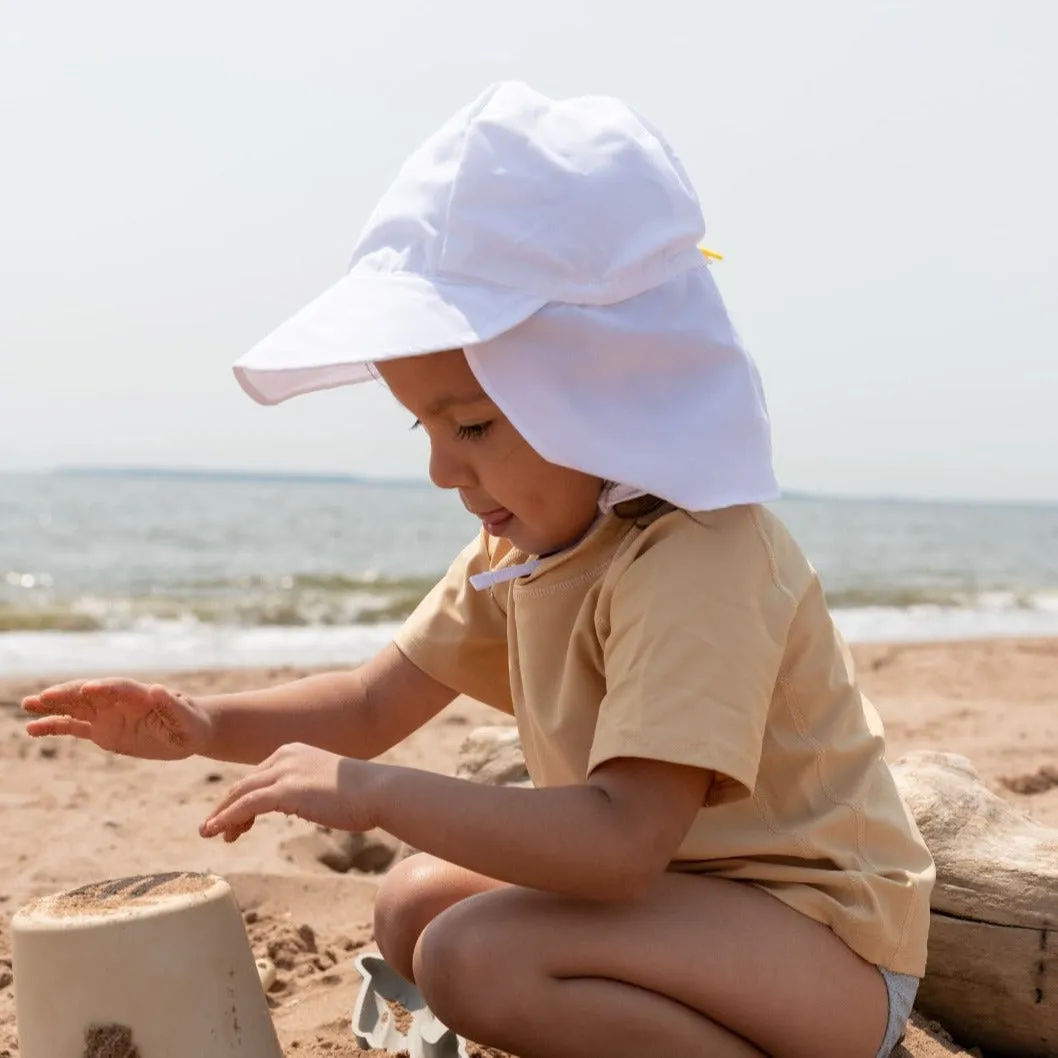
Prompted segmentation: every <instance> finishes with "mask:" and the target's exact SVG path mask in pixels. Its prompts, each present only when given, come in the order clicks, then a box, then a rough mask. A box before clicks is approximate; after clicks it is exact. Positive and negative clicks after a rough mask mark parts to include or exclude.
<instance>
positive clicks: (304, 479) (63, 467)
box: [2, 463, 1058, 508]
mask: <svg viewBox="0 0 1058 1058" xmlns="http://www.w3.org/2000/svg"><path fill="white" fill-rule="evenodd" d="M2 473H10V474H24V475H27V476H30V475H40V476H54V477H126V478H133V477H140V478H182V479H185V480H199V481H208V480H214V481H245V482H251V481H261V482H264V481H271V482H282V483H284V484H313V483H314V484H347V485H374V486H380V487H405V488H432V487H433V486H432V484H431V482H430V480H429V479H428V478H426V477H398V476H377V477H376V476H372V475H369V474H353V473H351V472H343V471H312V470H261V469H257V470H252V469H239V468H236V467H194V466H146V465H145V466H139V465H135V464H120V465H119V464H114V465H109V464H91V463H88V464H76V463H70V464H58V465H56V466H52V467H49V468H45V469H35V470H23V471H19V470H8V471H3V472H2ZM781 491H782V494H781V496H780V499H782V500H790V501H794V502H796V501H798V500H814V501H831V502H835V503H898V504H937V505H941V506H967V507H1031V508H1054V507H1058V500H1046V499H1023V498H1022V499H989V498H982V497H931V496H915V495H910V496H907V495H899V494H896V495H894V494H886V493H873V494H857V493H835V492H827V491H825V490H815V489H799V488H789V489H782V490H781Z"/></svg>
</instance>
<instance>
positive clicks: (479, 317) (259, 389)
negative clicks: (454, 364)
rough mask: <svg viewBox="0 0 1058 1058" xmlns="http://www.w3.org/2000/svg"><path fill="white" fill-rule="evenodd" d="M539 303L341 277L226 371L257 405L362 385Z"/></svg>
mask: <svg viewBox="0 0 1058 1058" xmlns="http://www.w3.org/2000/svg"><path fill="white" fill-rule="evenodd" d="M545 304H547V300H546V299H545V298H542V297H540V296H539V295H530V294H526V293H523V292H521V291H517V290H510V289H507V288H504V287H485V286H482V285H474V284H469V283H456V282H452V281H450V280H440V279H427V278H425V277H423V276H419V275H414V274H412V273H407V272H384V273H382V272H355V271H354V272H349V273H347V274H346V275H345V276H343V277H342V278H341V279H340V280H339V281H338V282H337V283H335V284H334V286H332V287H331V288H330V289H329V290H325V291H324V292H323V293H322V294H321V295H320V296H319V297H317V298H316V299H315V300H313V301H311V302H310V303H309V304H308V305H306V306H305V307H304V308H303V309H301V310H300V311H299V312H297V313H296V314H295V315H293V316H291V317H290V319H288V320H287V321H286V322H285V323H283V324H281V325H280V326H279V327H278V328H276V330H274V331H273V332H272V333H271V334H270V335H269V336H268V337H267V338H265V339H264V340H263V341H261V342H258V344H257V345H255V346H254V347H253V348H252V349H250V350H249V351H248V352H247V353H244V354H243V355H242V356H241V357H240V358H239V359H238V360H237V361H236V362H235V364H234V365H233V367H232V370H233V371H234V373H235V378H236V379H237V380H238V383H239V385H240V386H242V388H243V389H244V390H245V391H246V392H247V393H248V394H249V395H250V396H251V397H252V398H253V399H254V400H255V401H257V402H258V403H259V404H279V403H281V402H282V401H285V400H289V399H290V398H291V397H296V396H299V395H301V394H303V393H312V392H315V391H318V390H324V389H334V388H336V387H338V386H351V385H356V384H357V383H360V382H366V381H368V380H369V379H370V378H371V377H372V374H371V369H370V365H371V364H372V363H374V362H376V361H379V360H394V359H398V358H400V357H405V356H420V355H423V354H425V353H437V352H442V351H444V350H446V349H462V348H464V347H466V346H468V345H476V344H479V343H481V342H487V341H491V340H492V339H493V338H497V337H499V335H501V334H503V333H505V332H506V331H509V330H511V329H512V328H513V327H516V326H518V324H520V323H523V322H525V320H527V319H529V317H530V316H532V315H533V314H534V313H536V312H538V311H539V310H540V309H542V308H543V307H544V305H545Z"/></svg>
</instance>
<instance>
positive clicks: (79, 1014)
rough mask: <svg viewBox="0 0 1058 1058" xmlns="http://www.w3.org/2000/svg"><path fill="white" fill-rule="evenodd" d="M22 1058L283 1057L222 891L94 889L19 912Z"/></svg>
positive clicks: (141, 880) (189, 883) (159, 879)
mask: <svg viewBox="0 0 1058 1058" xmlns="http://www.w3.org/2000/svg"><path fill="white" fill-rule="evenodd" d="M11 933H12V939H13V941H14V970H15V1016H16V1019H17V1024H18V1038H19V1047H20V1052H19V1053H20V1058H190V1056H192V1055H193V1056H194V1058H281V1055H282V1052H281V1051H280V1049H279V1042H278V1040H277V1039H276V1034H275V1029H274V1028H273V1026H272V1019H271V1017H270V1015H269V1013H268V1004H267V1001H266V999H265V995H264V991H263V989H262V988H261V981H260V978H259V976H258V968H257V966H256V964H255V963H254V959H253V954H252V953H251V951H250V945H249V941H248V939H247V936H246V931H245V929H244V927H243V923H242V917H241V915H240V914H239V909H238V906H237V905H236V903H235V898H234V896H233V895H232V891H231V888H230V886H229V885H228V883H227V882H225V881H224V880H223V879H222V878H218V877H216V876H214V875H208V874H190V873H184V872H173V873H167V874H153V875H144V876H140V877H136V878H121V879H118V880H115V881H106V882H96V883H94V884H92V885H87V886H84V887H83V888H81V889H75V890H72V891H70V892H66V893H59V894H57V895H54V896H47V897H43V898H42V899H40V900H36V901H34V902H33V903H31V904H28V905H26V906H25V907H23V908H22V909H21V910H20V911H18V912H17V913H16V914H15V916H14V918H13V920H12V922H11Z"/></svg>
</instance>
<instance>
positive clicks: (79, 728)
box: [22, 679, 211, 760]
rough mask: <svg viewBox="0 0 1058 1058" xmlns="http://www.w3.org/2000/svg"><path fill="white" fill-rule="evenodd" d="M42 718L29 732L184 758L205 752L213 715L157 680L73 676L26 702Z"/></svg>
mask: <svg viewBox="0 0 1058 1058" xmlns="http://www.w3.org/2000/svg"><path fill="white" fill-rule="evenodd" d="M22 708H23V709H24V710H25V711H26V712H27V713H33V714H35V715H36V716H38V717H40V718H41V719H38V720H31V721H30V722H29V723H28V724H27V725H26V731H27V732H28V733H29V734H30V735H32V736H33V737H34V738H40V737H41V736H43V735H72V736H73V737H74V738H83V739H88V740H89V741H91V742H94V743H95V744H96V745H97V746H99V747H100V748H101V749H105V750H109V751H110V752H111V753H123V754H125V755H126V756H129V757H143V758H146V759H148V760H181V759H183V758H184V757H190V756H193V755H194V754H196V753H201V752H202V751H203V750H204V749H205V747H206V745H207V743H208V741H209V735H210V730H211V727H210V721H209V717H208V716H207V715H206V714H205V713H204V712H203V711H202V710H201V709H200V708H199V707H198V706H197V705H196V704H195V703H194V702H193V701H192V700H191V699H190V698H186V697H184V696H183V695H180V694H175V693H174V692H173V691H170V690H168V688H166V687H162V686H159V685H158V684H151V685H148V684H145V683H137V682H136V681H135V680H126V679H105V680H73V681H71V682H70V683H60V684H58V685H56V686H54V687H48V688H47V689H46V690H43V691H41V692H40V694H34V695H30V696H29V697H28V698H24V699H23V701H22Z"/></svg>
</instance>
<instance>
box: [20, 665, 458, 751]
mask: <svg viewBox="0 0 1058 1058" xmlns="http://www.w3.org/2000/svg"><path fill="white" fill-rule="evenodd" d="M455 694H456V692H455V691H453V690H452V689H451V688H449V687H446V686H444V685H443V684H441V683H439V682H438V681H437V680H435V679H434V678H433V677H432V676H427V675H426V674H425V673H424V672H422V671H421V670H420V669H419V668H418V667H417V666H415V665H414V664H413V663H412V662H411V661H409V660H408V659H407V658H406V657H405V656H404V655H403V654H402V653H401V652H400V651H399V650H398V649H397V647H396V646H393V645H390V646H388V647H386V648H385V649H384V650H382V651H381V653H379V655H378V656H377V657H375V658H374V659H373V660H372V661H369V662H368V663H367V664H366V665H363V666H361V667H360V668H357V669H352V670H350V671H345V672H329V673H323V674H321V675H318V676H308V677H306V678H305V679H302V680H295V681H293V682H292V683H287V684H283V685H281V686H279V687H270V688H266V689H263V690H255V691H242V692H239V693H237V694H217V695H208V696H205V697H202V698H199V699H194V698H190V697H188V696H187V695H183V694H179V693H177V692H175V691H171V690H169V689H168V688H166V687H163V686H160V685H158V684H145V683H138V682H136V681H135V680H129V679H102V680H72V681H70V682H69V683H63V684H59V685H57V686H55V687H48V688H46V689H45V690H43V691H41V692H40V693H39V694H35V695H30V696H29V697H28V698H26V699H25V700H24V701H23V702H22V707H23V709H24V710H25V711H26V712H27V713H30V714H32V715H33V716H34V717H35V718H36V719H34V720H31V721H30V722H29V723H28V724H27V731H28V732H29V734H30V735H32V736H34V737H36V738H41V737H45V736H49V735H67V736H73V737H74V738H81V739H86V740H88V741H91V742H94V743H95V744H96V745H97V746H99V747H100V748H102V749H105V750H109V751H110V752H112V753H122V754H125V755H127V756H132V757H143V758H146V759H149V760H181V759H183V758H185V757H191V756H203V757H212V758H214V759H216V760H226V761H233V762H238V763H242V764H258V763H260V762H261V761H263V760H264V759H265V758H267V757H268V756H269V755H270V754H272V753H274V752H275V751H276V750H277V749H278V748H279V747H280V746H282V745H285V744H286V743H289V742H304V743H308V744H310V745H313V746H318V747H320V748H321V749H324V750H329V751H331V752H333V753H337V754H341V755H343V756H347V757H356V758H359V759H365V758H369V757H374V756H377V755H378V754H379V753H383V752H385V751H386V750H387V749H389V748H390V747H391V746H394V745H396V744H397V743H398V742H400V741H401V739H403V738H405V737H406V736H407V735H409V734H411V732H412V731H414V730H416V729H417V728H419V727H421V726H422V725H423V724H425V723H426V721H427V720H429V719H430V718H431V717H433V716H435V715H436V714H437V713H439V712H440V711H441V710H442V709H443V708H444V707H445V706H446V705H447V704H448V703H449V702H451V701H452V699H453V698H454V697H455Z"/></svg>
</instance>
